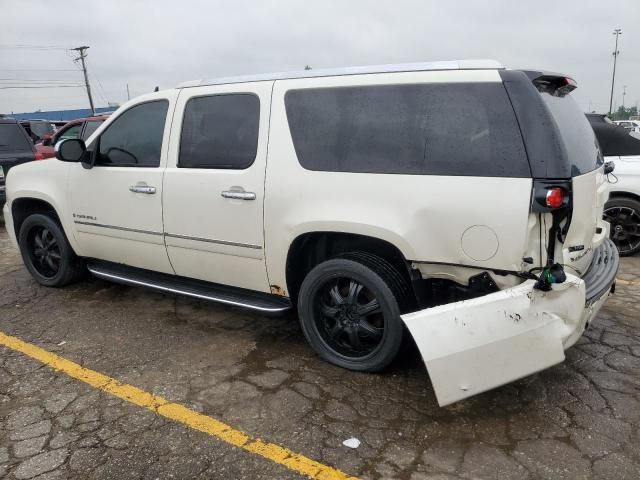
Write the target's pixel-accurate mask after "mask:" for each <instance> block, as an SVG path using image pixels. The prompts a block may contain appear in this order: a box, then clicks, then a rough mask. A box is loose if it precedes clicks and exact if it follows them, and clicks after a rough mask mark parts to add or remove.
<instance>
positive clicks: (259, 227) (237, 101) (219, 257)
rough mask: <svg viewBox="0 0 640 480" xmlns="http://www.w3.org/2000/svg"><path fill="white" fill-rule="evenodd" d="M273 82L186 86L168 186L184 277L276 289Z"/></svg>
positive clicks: (171, 248)
mask: <svg viewBox="0 0 640 480" xmlns="http://www.w3.org/2000/svg"><path fill="white" fill-rule="evenodd" d="M272 86H273V82H256V83H252V84H242V85H221V86H207V87H199V88H189V89H184V90H182V91H181V93H180V97H179V98H178V101H177V104H176V111H175V114H174V122H173V129H172V131H173V132H180V134H174V135H173V136H172V138H171V144H170V146H169V158H168V164H167V170H166V173H165V177H164V185H163V203H164V210H163V216H164V229H165V230H164V231H165V242H166V245H167V252H168V254H169V258H170V260H171V264H172V266H173V268H174V269H175V272H176V274H177V275H181V276H186V277H192V278H197V279H199V280H205V281H210V282H215V283H221V284H226V285H232V286H236V287H242V288H247V289H252V290H258V291H263V292H269V291H270V289H269V282H268V278H267V274H266V267H265V259H264V236H263V201H264V172H265V165H266V154H267V140H268V138H267V136H268V135H267V134H268V128H269V108H270V96H271V89H272ZM248 97H251V98H248ZM185 114H186V117H185ZM254 117H255V118H254ZM185 118H186V121H185Z"/></svg>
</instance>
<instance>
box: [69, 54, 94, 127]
mask: <svg viewBox="0 0 640 480" xmlns="http://www.w3.org/2000/svg"><path fill="white" fill-rule="evenodd" d="M88 48H89V47H87V46H83V47H77V48H72V49H71V50H75V51H76V52H78V54H79V55H80V56H79V57H78V58H76V59H75V61H78V60H80V61H81V62H82V72H83V73H84V85H85V87H87V96H88V97H89V105H90V106H91V112H92V113H93V114H94V115H95V114H96V109H95V107H94V106H93V97H92V96H91V86H90V85H89V76H88V75H87V65H86V64H85V63H84V59H85V58H86V56H87V53H86V50H87V49H88Z"/></svg>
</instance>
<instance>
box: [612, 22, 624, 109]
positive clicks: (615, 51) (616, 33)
mask: <svg viewBox="0 0 640 480" xmlns="http://www.w3.org/2000/svg"><path fill="white" fill-rule="evenodd" d="M613 34H614V35H615V36H616V49H615V50H614V51H613V76H612V77H611V96H610V97H609V115H611V108H612V107H613V86H614V85H615V83H616V62H617V60H618V55H619V54H620V52H619V51H618V37H619V36H620V35H622V29H620V28H616V29H615V30H614V31H613Z"/></svg>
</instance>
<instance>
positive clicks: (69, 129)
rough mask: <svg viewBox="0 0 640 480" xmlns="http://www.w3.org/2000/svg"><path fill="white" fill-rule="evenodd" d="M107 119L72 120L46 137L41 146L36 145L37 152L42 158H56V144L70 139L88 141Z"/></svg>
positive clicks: (97, 117)
mask: <svg viewBox="0 0 640 480" xmlns="http://www.w3.org/2000/svg"><path fill="white" fill-rule="evenodd" d="M107 118H109V117H108V116H105V115H100V116H95V117H87V118H79V119H77V120H72V121H70V122H68V123H66V124H65V125H64V126H63V127H61V128H60V129H59V130H58V131H57V132H55V133H54V134H52V135H50V136H48V137H45V138H44V140H43V142H42V143H41V144H38V145H36V150H37V151H38V153H39V154H40V155H41V156H42V158H52V157H55V150H54V147H55V144H56V143H58V142H60V141H62V140H67V139H69V138H81V139H82V140H86V139H87V138H89V137H90V136H91V134H92V133H93V132H95V131H96V130H97V128H98V127H99V126H100V125H102V122H104V121H105V120H106V119H107Z"/></svg>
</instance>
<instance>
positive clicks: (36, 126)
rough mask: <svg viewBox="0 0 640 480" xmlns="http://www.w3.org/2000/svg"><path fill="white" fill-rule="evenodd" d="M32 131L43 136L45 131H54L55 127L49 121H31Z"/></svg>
mask: <svg viewBox="0 0 640 480" xmlns="http://www.w3.org/2000/svg"><path fill="white" fill-rule="evenodd" d="M31 132H32V133H35V134H36V135H37V136H38V138H42V136H43V135H44V134H45V133H53V127H52V126H51V124H50V123H49V122H31Z"/></svg>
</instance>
